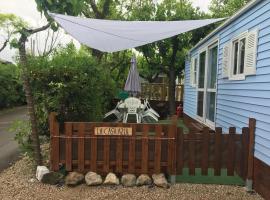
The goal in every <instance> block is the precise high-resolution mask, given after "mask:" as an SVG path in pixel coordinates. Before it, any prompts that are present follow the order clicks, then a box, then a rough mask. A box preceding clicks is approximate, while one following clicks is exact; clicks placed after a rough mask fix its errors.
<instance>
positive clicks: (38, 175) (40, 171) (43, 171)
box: [36, 166, 50, 181]
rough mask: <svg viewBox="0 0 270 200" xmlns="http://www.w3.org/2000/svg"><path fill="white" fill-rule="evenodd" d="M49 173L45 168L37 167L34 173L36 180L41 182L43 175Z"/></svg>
mask: <svg viewBox="0 0 270 200" xmlns="http://www.w3.org/2000/svg"><path fill="white" fill-rule="evenodd" d="M49 172H50V170H49V169H48V168H47V167H46V166H37V171H36V178H37V180H38V181H41V179H42V177H43V176H44V174H47V173H49Z"/></svg>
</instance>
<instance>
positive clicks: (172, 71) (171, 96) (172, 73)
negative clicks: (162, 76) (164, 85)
mask: <svg viewBox="0 0 270 200" xmlns="http://www.w3.org/2000/svg"><path fill="white" fill-rule="evenodd" d="M169 70H170V71H169V113H170V116H172V115H174V114H175V111H176V110H175V109H176V107H175V79H176V76H175V69H174V66H170V67H169Z"/></svg>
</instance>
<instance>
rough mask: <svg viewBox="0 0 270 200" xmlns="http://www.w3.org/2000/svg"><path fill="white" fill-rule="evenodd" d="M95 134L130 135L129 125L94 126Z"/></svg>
mask: <svg viewBox="0 0 270 200" xmlns="http://www.w3.org/2000/svg"><path fill="white" fill-rule="evenodd" d="M95 135H117V136H118V135H120V136H121V135H124V136H131V135H132V128H131V127H95Z"/></svg>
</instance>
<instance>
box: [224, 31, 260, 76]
mask: <svg viewBox="0 0 270 200" xmlns="http://www.w3.org/2000/svg"><path fill="white" fill-rule="evenodd" d="M257 43H258V30H252V31H249V32H245V33H242V34H240V35H239V36H237V37H236V38H234V39H233V40H232V41H231V42H228V43H227V44H225V45H224V46H223V61H222V77H223V78H228V77H229V79H230V80H244V79H245V77H246V76H248V75H255V74H256V59H257Z"/></svg>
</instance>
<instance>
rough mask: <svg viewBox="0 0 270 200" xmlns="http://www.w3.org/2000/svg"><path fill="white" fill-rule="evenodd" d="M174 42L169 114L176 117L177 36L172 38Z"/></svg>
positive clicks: (170, 69) (170, 71)
mask: <svg viewBox="0 0 270 200" xmlns="http://www.w3.org/2000/svg"><path fill="white" fill-rule="evenodd" d="M172 42H173V48H172V49H173V52H172V57H171V63H170V66H169V112H170V116H172V115H174V114H175V112H176V106H175V79H176V75H175V73H176V71H175V62H176V54H177V51H178V47H179V41H178V39H177V36H175V37H173V38H172Z"/></svg>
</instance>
